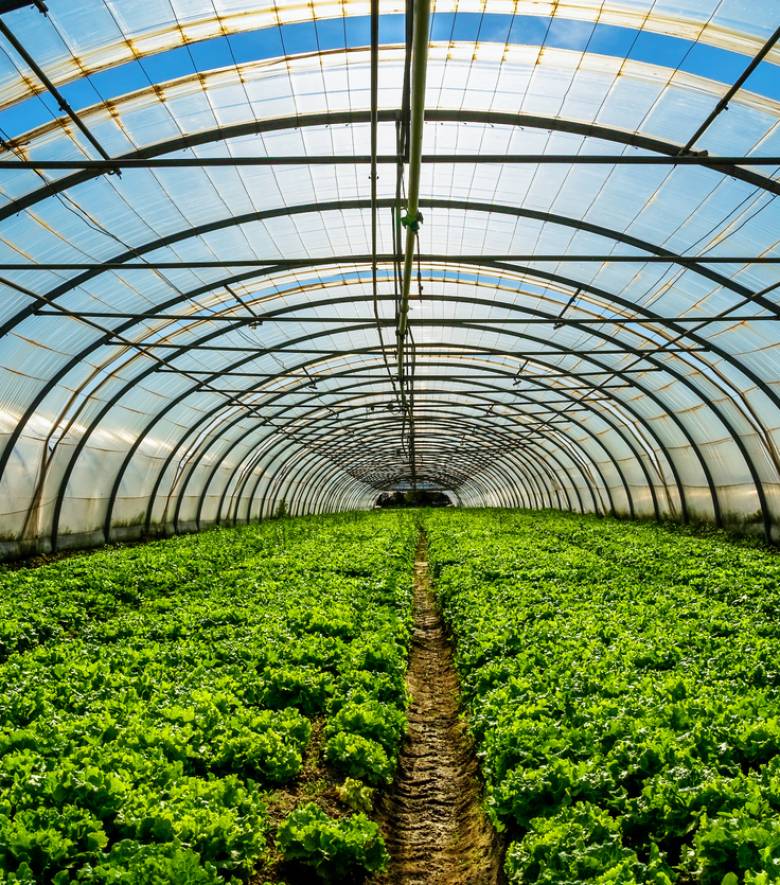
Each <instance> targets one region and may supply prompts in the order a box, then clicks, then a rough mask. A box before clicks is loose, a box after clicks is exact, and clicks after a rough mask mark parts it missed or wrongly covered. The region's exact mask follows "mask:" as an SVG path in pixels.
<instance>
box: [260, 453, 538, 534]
mask: <svg viewBox="0 0 780 885" xmlns="http://www.w3.org/2000/svg"><path fill="white" fill-rule="evenodd" d="M393 446H394V444H391V443H388V451H389V450H390V449H392V448H393ZM295 454H296V453H291V452H287V453H284V459H283V461H282V464H281V465H280V466H277V467H276V469H275V470H274V476H273V479H272V482H273V483H276V486H277V487H279V486H281V484H282V482H283V479H282V478H281V476H280V474H281V472H282V470H283V469H285V468H286V466H287V464H288V463H289V462H290V461H291V460H292V459H293V458H294V457H295ZM487 466H490V465H487ZM317 469H318V470H319V472H321V471H323V470H327V469H328V464H327V463H325V464H320V466H319V468H317ZM259 481H260V477H258V478H257V481H256V483H255V486H254V489H253V492H252V495H251V496H250V502H251V500H253V499H254V497H255V494H256V490H257V486H258V484H259ZM482 481H483V482H484V481H487V482H488V483H489V485H490V486H491V487H492V489H493V493H494V495H496V497H498V499H499V500H502V501H503V502H504V504H505V505H506V504H510V503H511V499H506V498H505V495H504V490H503V489H502V488H501V486H500V485H498V484H497V480H496V479H494V478H492V477H490V476H488V477H487V478H486V477H483V478H482ZM536 483H537V480H536V479H534V478H533V477H532V482H531V494H532V496H533V502H534V503H535V505H536V506H537V507H538V506H539V505H540V504H542V503H543V501H542V500H541V499H539V498H537V492H538V494H539V495H542V486H537V485H536ZM274 491H275V492H276V491H278V489H274ZM269 498H270V499H274V495H273V494H272V493H271V488H270V487H269V488H268V489H267V490H266V493H265V494H264V496H263V498H262V499H261V503H260V510H259V515H260V516H262V513H263V512H264V511H265V510H266V503H267V502H268V499H269ZM548 502H549V503H550V504H552V500H551V498H549V497H548ZM248 514H249V515H248V517H247V519H249V518H250V516H251V503H250V508H249V510H248Z"/></svg>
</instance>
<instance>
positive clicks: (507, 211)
mask: <svg viewBox="0 0 780 885" xmlns="http://www.w3.org/2000/svg"><path fill="white" fill-rule="evenodd" d="M394 205H395V199H394V198H390V197H388V198H382V199H378V200H377V201H376V207H377V209H389V208H392V207H393V206H394ZM420 205H421V206H422V207H424V208H426V209H448V210H449V209H455V210H459V211H463V212H483V213H486V214H491V215H508V216H511V217H513V218H529V219H532V220H534V221H539V222H541V223H543V224H558V225H561V226H562V227H569V228H571V229H572V230H578V231H585V232H587V233H591V234H594V235H595V236H600V237H604V239H607V240H612V241H614V242H616V243H622V244H623V245H626V246H633V247H634V248H636V249H639V250H641V251H643V252H648V253H649V254H650V255H656V256H660V257H662V258H668V259H669V263H670V264H679V265H680V266H682V267H685V269H686V270H690V271H692V272H694V273H696V274H698V275H699V276H702V277H705V278H706V279H709V280H711V281H712V282H714V283H717V284H718V285H719V286H722V287H723V288H725V289H729V290H730V291H732V292H735V293H736V294H738V295H740V296H741V297H743V298H749V299H750V300H751V301H752V302H753V303H754V304H757V305H759V306H760V307H761V308H763V309H765V310H767V311H769V312H770V313H772V314H773V315H774V316H780V307H778V306H777V305H776V304H774V303H772V302H771V301H769V300H768V299H766V298H764V297H763V296H759V295H757V294H756V293H755V292H752V291H751V290H750V289H748V288H747V287H746V286H743V285H742V284H741V283H736V282H734V281H733V280H731V279H730V278H729V277H726V276H724V275H723V274H721V273H718V271H716V270H713V269H712V268H711V267H707V266H705V265H701V264H698V263H697V262H696V261H692V260H690V259H686V258H685V257H684V256H682V255H679V254H677V253H676V252H670V251H668V250H666V249H663V248H661V247H660V246H657V245H655V244H654V243H650V242H648V241H646V240H642V239H640V238H639V237H634V236H631V235H629V234H625V233H622V232H621V231H617V230H613V229H612V228H609V227H605V226H602V225H597V224H592V223H591V222H586V221H583V220H582V219H578V218H573V217H570V216H566V215H561V214H559V213H556V212H541V211H539V210H536V209H527V208H524V207H517V206H507V205H502V204H500V203H482V202H478V201H474V200H445V199H432V198H425V199H421V200H420ZM371 206H372V203H371V201H370V200H366V199H352V200H329V201H326V202H321V203H320V202H317V203H301V204H299V205H295V206H280V207H276V208H273V209H262V210H259V211H253V212H245V213H243V214H241V215H232V216H230V217H229V218H221V219H218V220H216V221H210V222H206V223H204V224H199V225H192V226H191V227H188V228H184V229H181V230H178V231H174V232H173V233H170V234H166V235H165V236H162V237H157V238H156V239H154V240H148V241H147V242H146V243H142V244H141V245H138V246H135V247H132V248H129V249H126V250H125V251H124V252H120V253H117V254H116V255H113V256H112V257H111V258H109V259H107V260H106V261H103V262H100V263H97V264H95V266H94V267H91V268H90V269H89V270H85V271H82V272H81V273H79V274H77V275H76V276H74V277H71V278H70V279H68V280H65V281H64V282H62V283H60V284H59V285H58V286H55V287H54V288H53V289H50V290H49V291H48V292H46V293H45V294H44V295H43V296H42V297H41V298H39V299H38V301H37V302H36V301H33V302H31V303H30V304H29V305H27V306H26V307H24V308H22V309H21V310H18V311H17V312H16V313H15V314H14V315H13V316H12V317H11V318H9V319H8V320H7V321H6V322H5V323H3V325H2V326H0V336H2V335H6V334H7V333H8V332H10V331H11V330H12V329H13V328H14V327H15V326H17V325H18V324H19V323H20V322H22V321H23V320H25V319H26V318H27V317H29V316H31V315H32V314H34V313H35V312H36V310H38V309H39V308H41V307H43V306H44V305H45V304H49V303H51V302H52V301H56V300H57V299H58V298H61V297H62V296H63V295H65V294H67V293H68V292H70V291H72V290H73V289H76V288H78V287H79V286H81V285H83V284H84V283H87V282H89V281H90V280H92V279H95V278H96V277H98V276H100V274H101V273H106V272H108V271H110V270H111V269H112V268H111V266H112V265H117V264H123V263H125V262H127V261H130V260H131V259H138V258H140V257H141V256H143V255H146V254H147V253H149V252H154V251H156V250H158V249H163V248H166V247H168V246H172V245H173V244H175V243H181V242H183V241H185V240H188V239H191V238H193V237H198V236H203V235H204V234H207V233H213V232H214V231H218V230H225V229H226V228H230V227H239V226H241V225H243V224H249V223H251V222H256V221H268V220H271V219H274V218H283V217H288V216H292V215H308V214H319V213H325V212H344V211H348V210H352V209H357V210H363V209H370V208H371ZM383 260H389V259H387V258H385V259H383ZM280 263H284V262H283V260H282V259H280ZM306 263H307V264H311V263H313V262H312V261H311V260H309V259H307V260H306ZM360 263H364V262H363V261H361V262H360ZM453 263H457V262H456V261H455V260H453ZM640 263H641V262H640Z"/></svg>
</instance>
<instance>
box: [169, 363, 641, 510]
mask: <svg viewBox="0 0 780 885" xmlns="http://www.w3.org/2000/svg"><path fill="white" fill-rule="evenodd" d="M454 364H455V361H453V362H452V363H447V364H446V365H454ZM356 371H360V369H349V370H346V371H343V372H339V373H338V374H337V375H329V376H328V378H329V379H330V378H333V377H339V378H342V377H346V378H349V376H350V375H351V374H353V373H354V372H356ZM445 380H446V379H444V378H443V379H442V381H445ZM377 381H378V382H380V383H381V382H382V379H381V378H377V380H376V381H374V380H372V381H365V382H361V383H358V384H351V385H348V386H347V387H346V388H339V389H338V391H336V392H343V391H344V390H352V389H354V388H356V387H368V386H371V385H374V384H376V383H377ZM473 386H479V387H480V388H483V389H485V390H494V391H497V392H500V393H508V392H511V393H513V394H515V395H518V394H516V392H514V391H507V390H506V388H501V387H498V386H497V385H491V384H488V383H487V382H475V383H474V385H473ZM546 389H552V388H546ZM427 393H438V394H444V393H447V391H427ZM449 393H450V394H454V393H457V395H459V396H461V395H462V396H465V397H469V398H471V399H475V400H478V401H479V402H480V403H485V404H486V406H487V405H490V404H492V403H493V401H492V400H489V399H488V398H487V397H486V396H484V395H482V396H480V395H479V394H478V393H474V392H473V391H457V392H454V391H450V392H449ZM376 395H377V396H383V395H386V391H381V392H377V393H376ZM519 395H520V396H522V398H523V401H524V402H526V403H528V404H535V403H534V401H533V400H531V398H530V397H528V396H526V395H524V394H519ZM315 396H316V394H311V396H310V397H308V398H307V400H306V401H305V402H308V401H309V400H310V399H312V398H314V397H315ZM359 396H360V394H359ZM362 396H364V397H365V395H362ZM566 398H567V399H568V400H569V401H570V402H576V400H575V399H574V398H573V397H571V396H567V397H566ZM333 405H336V404H335V403H334V404H333ZM506 406H507V407H508V408H510V409H512V411H513V413H514V414H516V415H518V416H522V417H528V416H527V415H526V414H525V413H523V412H522V411H520V410H519V409H517V408H516V407H515V406H514V405H513V404H506ZM362 407H363V406H360V408H362ZM469 407H470V408H474V406H472V405H469ZM291 420H295V418H292V419H291ZM376 423H377V421H376V420H375V421H374V422H372V424H376ZM539 423H548V424H549V422H545V421H544V420H542V421H540V422H539ZM604 423H606V424H607V425H608V426H610V427H611V426H612V425H611V422H610V421H609V420H605V421H604ZM232 426H235V425H232ZM319 427H328V428H330V427H336V429H338V428H337V425H336V424H335V423H334V422H333V421H325V422H318V424H317V428H319ZM502 427H503V425H502ZM257 429H258V428H250V429H249V430H248V431H247V432H246V433H245V434H244V435H242V437H241V438H240V440H241V441H245V440H246V439H247V438H248V437H249V436H250V435H251V434H252V433H254V432H255V431H256V430H257ZM315 429H316V428H315ZM504 429H505V430H509V428H504ZM581 429H582V430H583V432H585V434H586V435H587V436H589V437H590V438H591V439H592V440H593V441H594V442H595V443H596V445H597V446H598V447H599V448H600V449H601V451H602V452H603V453H604V454H605V456H606V457H607V460H608V461H609V462H610V463H611V464H612V467H613V469H614V470H615V472H616V474H617V475H618V478H619V479H620V481H621V483H622V485H623V489H624V493H625V495H626V499H627V501H628V502H629V507H630V508H631V509H632V512H633V504H632V502H631V494H630V490H629V487H628V485H627V483H626V481H625V478H624V476H623V474H622V470H621V468H620V466H619V464H618V462H617V461H616V460H615V458H614V456H613V455H612V454H611V452H610V451H609V449H608V448H607V447H605V446H604V445H603V443H602V441H601V440H600V438H599V437H598V435H597V434H596V433H595V431H591V430H590V429H589V428H585V427H581ZM554 430H556V431H557V432H559V433H560V434H561V436H562V437H563V438H564V439H565V440H567V442H568V443H569V444H570V445H571V446H572V448H573V449H574V450H575V451H579V452H580V455H581V457H583V459H584V461H585V462H586V463H588V464H589V465H590V469H593V470H595V472H596V474H597V475H598V476H599V480H600V482H601V487H602V488H603V490H604V492H605V493H606V495H607V499H608V501H609V505H608V506H609V509H610V510H614V501H613V499H612V494H611V489H610V486H609V483H607V481H606V478H605V477H604V475H603V474H602V472H601V469H600V467H599V466H598V462H596V461H594V459H593V457H592V456H591V455H589V454H587V453H586V452H585V451H584V450H582V451H580V450H581V446H580V445H579V444H578V443H576V442H575V441H574V440H571V439H570V437H569V436H568V434H567V433H566V432H565V431H564V430H563V429H561V428H558V427H557V426H556V427H555V428H554ZM516 432H517V434H518V435H519V434H520V433H521V429H518V431H516ZM618 432H619V433H620V431H618ZM270 438H271V437H270V436H269V437H265V438H264V440H263V441H265V440H266V439H270ZM361 438H362V437H361ZM215 441H216V438H213V439H212V440H210V441H209V444H213V443H214V442H215ZM238 441H239V440H234V441H233V443H231V447H232V446H235V445H236V443H237V442H238ZM261 442H262V441H261ZM261 442H259V443H258V445H260V444H261ZM550 442H552V443H554V444H555V446H556V447H559V448H561V451H562V452H563V453H564V454H565V455H566V457H567V458H568V459H569V460H570V461H572V463H573V464H574V465H575V469H577V470H579V472H580V473H581V475H582V479H583V484H584V487H585V488H587V489H588V492H589V494H590V495H591V498H592V501H593V508H594V510H596V511H597V512H598V511H599V509H600V508H604V503H603V501H598V502H597V501H596V498H595V494H594V491H593V488H592V487H591V483H590V481H589V479H588V477H587V476H586V475H585V474H584V473H583V468H582V465H581V464H579V463H578V462H577V460H576V458H574V457H573V455H572V453H571V451H569V450H568V449H567V448H566V447H565V446H561V445H560V440H557V439H552V438H551V439H550ZM626 444H627V445H628V442H626ZM205 448H206V442H205V441H204V450H203V451H201V452H200V453H199V454H198V458H199V459H200V460H202V458H203V457H204V456H205V453H206V451H205ZM228 451H229V450H228ZM228 451H226V452H224V453H223V455H222V456H221V457H219V458H218V459H217V460H215V462H214V464H213V465H212V469H211V471H210V473H209V476H208V477H207V478H206V480H205V482H204V486H203V489H202V491H201V497H202V498H203V495H204V492H205V490H206V489H207V488H208V487H209V486H210V485H211V483H212V481H213V479H214V476H215V475H216V473H217V471H218V470H219V469H220V467H221V464H222V463H223V461H224V459H225V457H227V454H228ZM544 451H545V452H548V453H549V454H550V456H553V453H552V452H549V450H546V449H544ZM553 457H554V456H553ZM242 466H243V465H242V464H237V465H236V466H235V468H234V470H233V471H232V474H231V476H230V477H228V479H227V480H226V481H225V486H224V489H223V497H224V495H225V494H226V493H227V490H228V488H229V486H230V484H231V483H232V481H233V477H234V476H235V474H236V473H238V471H239V470H240V469H242ZM646 478H648V480H649V477H647V475H646ZM181 494H182V492H181V491H180V492H179V495H181ZM600 495H601V491H600V492H599V497H600ZM577 496H578V497H579V492H577ZM580 506H581V509H584V506H583V504H582V501H580ZM220 512H221V510H220Z"/></svg>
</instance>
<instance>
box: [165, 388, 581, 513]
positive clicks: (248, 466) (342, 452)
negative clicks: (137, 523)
mask: <svg viewBox="0 0 780 885" xmlns="http://www.w3.org/2000/svg"><path fill="white" fill-rule="evenodd" d="M356 408H357V409H361V408H363V406H362V405H360V406H356ZM437 414H438V413H437ZM447 414H450V415H452V414H456V413H454V412H449V413H447ZM472 420H473V419H472ZM348 421H349V419H348ZM387 423H393V424H394V423H395V420H394V419H385V420H384V421H373V422H371V425H370V428H371V432H372V433H373V428H376V427H379V426H380V425H385V424H387ZM343 426H344V422H341V426H338V425H335V424H334V423H333V422H321V423H319V424H318V425H317V426H316V427H315V428H314V429H315V430H319V429H324V430H325V431H326V432H327V431H328V430H330V429H335V430H342V429H343ZM254 429H256V428H253V430H254ZM472 429H473V428H472ZM502 429H503V430H505V431H509V428H502ZM382 430H383V431H384V426H383V427H382ZM250 432H251V431H250ZM486 432H487V431H486ZM482 435H484V434H482ZM507 435H508V436H510V437H511V436H512V433H511V431H509V432H508V433H507ZM246 436H249V433H247V434H246ZM369 437H370V434H366V433H362V434H361V435H360V441H359V442H357V443H355V445H358V446H364V445H366V444H367V440H368V439H369ZM479 437H480V434H475V433H473V432H472V433H471V436H470V438H473V439H477V438H479ZM244 438H245V437H244ZM292 439H293V441H294V442H295V443H297V444H298V445H300V446H302V447H304V448H308V447H309V446H310V445H319V444H320V443H319V442H318V441H315V442H312V439H311V434H310V435H309V436H307V437H306V438H305V439H302V438H296V437H293V438H292ZM266 442H268V447H267V449H261V450H260V451H259V452H254V451H253V452H250V453H249V454H248V455H247V456H246V458H245V459H244V463H242V464H239V465H236V467H235V468H234V470H233V472H232V474H231V476H230V477H229V478H228V479H227V480H226V481H225V484H224V488H223V492H222V501H223V502H224V500H225V497H226V495H227V493H228V491H229V490H231V489H232V492H231V495H232V497H233V498H238V499H240V498H242V497H243V495H244V489H245V487H246V485H247V483H248V482H249V480H250V478H251V475H252V471H253V470H254V468H255V465H256V463H257V461H258V460H259V458H260V457H263V455H264V454H266V452H267V451H271V450H272V449H273V448H275V447H276V446H278V445H280V443H282V442H284V441H283V440H282V441H280V440H279V438H278V437H276V438H275V439H274V437H265V438H264V439H263V440H261V441H259V442H258V448H260V447H261V446H262V445H263V443H266ZM394 446H395V447H397V443H394ZM353 448H354V446H353V444H352V441H350V444H349V445H348V446H347V447H346V448H342V447H340V448H339V449H338V450H337V454H338V456H339V457H340V458H341V457H347V458H348V457H349V455H350V452H351V451H352V450H353ZM317 451H318V452H319V454H320V455H321V457H322V458H323V459H328V458H329V455H328V452H327V451H323V450H322V449H317ZM544 451H546V450H544ZM564 451H565V450H564ZM567 454H568V453H567ZM553 457H554V456H553ZM568 457H569V459H570V460H572V459H571V455H568ZM247 462H248V463H247ZM339 466H340V467H341V468H342V469H345V468H343V466H342V465H341V464H339ZM467 466H468V465H466V467H464V469H467ZM239 469H241V470H243V472H244V476H243V479H242V480H241V481H239V482H237V483H236V484H235V485H233V477H234V476H235V474H236V473H237V472H238V471H239ZM213 476H214V473H213V471H212V473H211V474H210V475H209V478H208V479H207V480H206V482H205V483H204V486H203V489H202V491H201V502H202V501H203V490H205V489H206V488H207V487H208V486H209V485H210V483H211V481H212V479H213ZM452 479H453V482H454V481H455V479H459V480H460V481H462V479H463V477H462V476H460V477H456V476H455V475H453V477H452ZM583 480H584V482H585V483H586V484H587V478H586V477H583ZM363 481H365V480H363ZM180 495H181V493H180ZM596 506H597V505H596ZM222 509H223V507H222V506H221V507H220V509H219V510H218V519H219V518H221V512H222ZM228 514H229V508H228ZM199 515H201V512H199Z"/></svg>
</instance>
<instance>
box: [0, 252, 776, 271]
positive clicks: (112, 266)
mask: <svg viewBox="0 0 780 885" xmlns="http://www.w3.org/2000/svg"><path fill="white" fill-rule="evenodd" d="M393 260H394V258H393V256H392V255H388V254H383V255H378V256H377V261H378V262H380V263H388V262H391V261H393ZM420 261H423V262H431V263H435V264H450V265H453V264H454V265H457V264H488V263H490V262H497V261H503V262H512V261H517V262H519V261H522V262H526V263H527V262H536V261H553V262H556V263H557V262H561V261H565V262H596V263H599V264H632V263H633V264H645V263H647V264H681V265H683V266H689V265H691V266H693V265H696V264H780V255H672V254H669V255H657V254H651V255H624V254H618V255H606V254H602V255H588V254H584V255H575V254H572V253H569V252H554V253H539V254H533V253H524V254H504V255H472V254H465V255H440V254H437V255H432V254H427V255H426V254H423V255H420ZM370 262H371V256H370V255H351V256H341V257H340V258H336V257H334V258H330V259H312V258H235V259H230V258H227V259H225V258H222V259H214V260H213V261H197V260H192V261H186V260H181V261H145V262H144V261H140V262H139V261H106V262H100V261H73V262H70V261H57V262H40V263H39V262H35V261H24V262H23V261H5V262H0V270H2V271H39V270H82V271H84V270H87V271H88V270H100V271H105V270H178V269H181V268H195V269H205V268H210V267H217V268H228V267H264V266H266V265H273V266H276V267H278V268H280V269H284V270H291V269H294V268H296V267H309V266H314V265H317V264H329V263H330V264H335V263H338V264H367V263H370Z"/></svg>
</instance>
